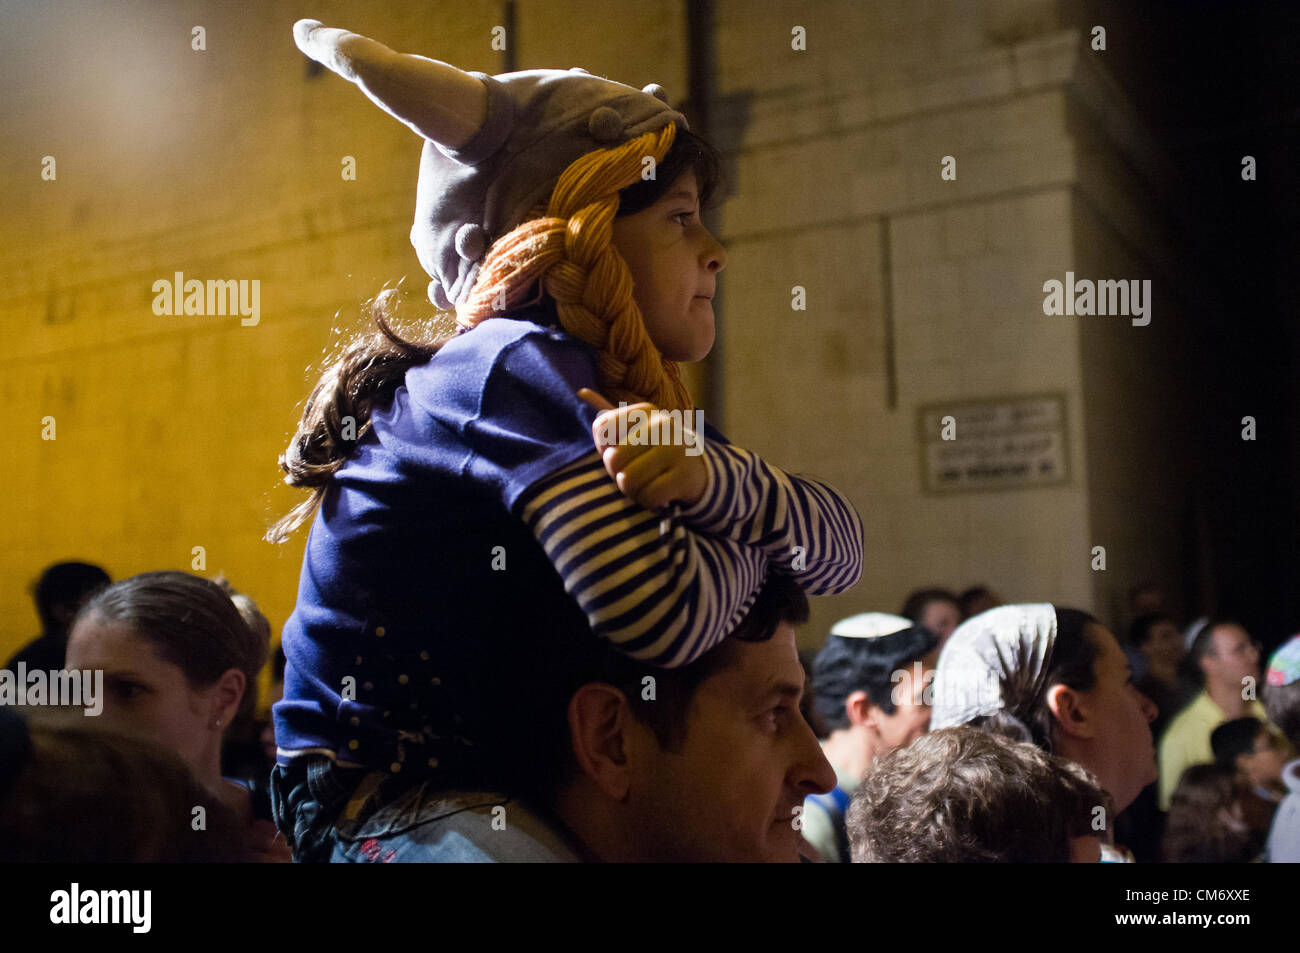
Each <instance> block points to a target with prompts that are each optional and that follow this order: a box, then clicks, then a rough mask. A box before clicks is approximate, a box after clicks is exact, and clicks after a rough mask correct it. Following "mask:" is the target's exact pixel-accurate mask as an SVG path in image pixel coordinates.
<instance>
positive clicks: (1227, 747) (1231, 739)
mask: <svg viewBox="0 0 1300 953" xmlns="http://www.w3.org/2000/svg"><path fill="white" fill-rule="evenodd" d="M1263 730H1264V723H1263V722H1262V721H1260V720H1259V719H1258V718H1252V717H1250V716H1249V715H1247V716H1246V717H1245V718H1234V719H1232V720H1231V721H1225V722H1224V723H1223V724H1221V725H1219V727H1217V728H1215V729H1214V731H1212V732H1211V733H1210V750H1211V751H1213V752H1214V760H1215V762H1216V763H1218V764H1223V765H1227V766H1228V767H1229V768H1236V766H1237V758H1238V757H1240V756H1241V755H1243V754H1254V752H1255V739H1256V738H1258V737H1259V733H1260V732H1261V731H1263Z"/></svg>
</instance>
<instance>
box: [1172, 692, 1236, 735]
mask: <svg viewBox="0 0 1300 953" xmlns="http://www.w3.org/2000/svg"><path fill="white" fill-rule="evenodd" d="M1222 720H1223V719H1222V714H1221V713H1220V712H1219V711H1218V708H1217V706H1215V704H1214V702H1213V701H1211V700H1210V696H1209V693H1208V692H1205V691H1202V692H1200V693H1199V694H1198V695H1196V697H1194V698H1193V699H1192V700H1191V701H1190V702H1188V703H1187V705H1186V706H1185V707H1184V708H1183V709H1182V710H1181V711H1180V712H1178V714H1176V715H1174V717H1173V719H1172V720H1171V721H1170V722H1169V728H1168V730H1166V732H1165V737H1166V738H1168V737H1169V736H1170V735H1179V734H1184V733H1186V732H1190V731H1199V730H1204V728H1205V726H1206V725H1207V724H1211V723H1217V722H1218V721H1222Z"/></svg>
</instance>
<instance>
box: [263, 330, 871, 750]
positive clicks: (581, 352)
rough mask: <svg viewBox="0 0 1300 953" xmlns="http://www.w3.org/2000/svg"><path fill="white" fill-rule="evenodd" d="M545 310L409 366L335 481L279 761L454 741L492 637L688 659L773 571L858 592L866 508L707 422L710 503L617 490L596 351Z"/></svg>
mask: <svg viewBox="0 0 1300 953" xmlns="http://www.w3.org/2000/svg"><path fill="white" fill-rule="evenodd" d="M535 317H536V318H537V320H536V321H532V320H527V319H525V317H524V316H522V315H521V316H518V317H516V318H513V319H510V320H501V319H496V320H492V321H487V322H484V323H483V324H482V325H480V326H479V327H477V328H475V329H474V330H473V331H470V332H468V333H465V334H463V335H461V336H459V337H457V338H455V339H453V340H452V341H450V342H449V343H448V344H446V345H445V346H444V347H443V348H442V350H441V351H439V353H438V354H437V355H436V356H435V357H434V358H433V359H432V360H430V361H429V362H428V363H427V364H425V365H421V366H419V367H415V368H412V369H411V370H409V371H408V372H407V375H406V382H405V384H404V385H403V386H402V387H399V388H398V390H397V392H396V394H395V396H394V399H393V402H392V404H391V405H390V406H389V407H388V408H386V409H383V410H378V411H376V412H375V413H374V414H373V415H372V424H373V427H372V429H371V431H370V433H368V434H367V436H366V438H365V439H364V440H362V441H361V442H360V445H359V446H358V448H357V452H356V453H355V454H354V456H353V457H352V458H351V459H350V460H349V461H348V463H347V464H346V465H345V466H344V467H343V468H342V469H341V470H340V471H339V472H338V474H337V475H336V478H335V481H334V483H333V485H332V486H331V487H330V489H329V491H328V492H327V495H326V498H325V500H324V502H323V504H322V507H321V510H320V512H319V513H318V515H317V518H316V520H315V522H314V523H313V525H312V530H311V534H310V536H309V539H308V543H307V549H306V552H305V554H304V559H303V569H302V574H301V578H300V584H299V593H298V602H297V605H296V606H295V608H294V612H293V614H292V615H291V617H290V619H289V621H288V623H287V624H286V626H285V630H284V637H283V645H284V649H285V654H286V659H287V664H286V671H285V694H284V699H283V700H282V701H281V702H279V703H277V705H276V706H275V709H274V718H275V723H276V737H277V742H278V744H279V746H280V760H281V761H285V760H287V759H289V758H292V757H294V756H296V755H298V754H301V753H304V752H308V751H314V752H323V753H327V754H329V755H330V756H331V757H334V758H336V759H337V760H339V761H341V762H344V763H358V764H369V765H374V764H381V765H387V764H389V762H390V759H393V758H395V757H399V754H396V753H397V752H401V755H400V756H403V757H404V756H405V748H404V747H403V745H399V744H398V742H399V741H406V742H411V741H413V740H415V739H423V740H424V741H425V742H428V740H429V739H430V738H445V737H448V736H450V735H452V734H454V732H453V731H452V730H451V729H450V728H449V727H448V724H449V719H450V718H452V714H453V712H454V710H455V701H454V700H455V698H456V697H457V691H460V692H465V691H482V690H490V685H486V684H477V683H476V684H472V685H470V684H456V682H457V681H458V680H459V681H460V682H462V683H463V682H466V681H468V680H475V681H476V682H477V681H481V679H480V678H479V676H478V675H475V674H474V673H475V672H477V671H481V669H476V668H475V666H476V665H477V664H478V663H476V662H474V661H473V660H472V657H473V656H474V655H475V653H476V652H477V653H480V654H481V653H483V652H484V648H483V647H484V646H485V645H494V644H496V641H495V640H501V639H505V640H506V641H507V642H508V641H509V640H510V639H519V638H526V639H529V640H530V644H531V645H535V644H537V643H536V642H535V641H532V640H538V639H541V640H546V639H554V640H556V644H560V643H561V642H562V641H563V640H565V639H569V638H571V637H572V636H573V635H574V633H575V632H578V631H581V632H583V633H588V634H587V636H586V637H588V638H589V637H590V635H589V633H592V632H594V633H595V634H596V635H597V636H598V637H600V638H603V639H606V640H608V641H609V642H610V643H612V644H613V645H615V646H616V647H617V648H618V649H619V650H620V651H622V652H624V653H626V654H628V655H629V656H632V657H634V658H637V659H640V660H643V661H645V662H647V663H649V664H652V665H658V666H665V667H675V666H680V665H684V664H688V663H689V662H691V661H693V660H694V659H696V658H698V657H699V656H700V655H701V654H703V653H704V652H706V651H707V650H708V649H710V648H712V647H713V646H714V645H716V644H718V642H720V641H721V640H722V639H723V638H724V637H725V636H726V635H727V634H728V633H729V632H730V631H731V630H733V629H734V628H735V627H736V625H737V624H738V623H739V622H740V621H741V619H743V618H744V615H745V613H746V612H747V611H748V609H749V608H750V606H751V605H752V604H753V601H754V599H755V598H756V596H757V593H758V589H759V587H760V586H761V584H762V581H763V579H764V577H765V575H766V573H767V572H768V570H769V567H771V568H774V569H776V570H777V571H780V572H784V573H788V574H790V575H793V576H796V577H797V578H798V579H799V580H800V582H801V583H802V584H803V586H804V588H805V589H806V591H808V592H809V593H810V594H814V595H816V594H828V593H835V592H841V591H843V590H845V589H847V588H848V587H850V586H852V585H853V584H854V583H855V582H856V581H857V580H858V578H859V576H860V573H861V563H862V526H861V522H860V520H859V517H858V515H857V513H856V512H855V511H854V509H853V507H852V506H851V505H850V504H849V503H848V502H847V501H846V500H845V499H844V498H843V497H842V496H841V495H840V494H838V493H837V492H836V491H835V490H833V489H832V488H831V487H829V486H827V485H825V484H824V483H821V482H819V481H816V480H813V479H810V478H807V477H795V476H792V475H790V474H787V473H785V472H783V471H781V470H779V469H777V468H776V467H772V466H770V465H768V464H767V463H765V462H764V461H762V460H761V459H760V458H758V457H757V456H755V455H754V454H752V453H749V452H748V451H745V450H742V449H740V448H739V447H735V446H733V445H731V444H729V443H728V442H727V441H726V438H725V437H724V436H723V435H722V434H720V433H718V432H717V431H716V430H715V429H714V428H712V427H709V426H706V428H705V440H704V455H705V461H706V463H707V466H708V470H709V480H708V485H707V490H706V492H705V495H704V496H703V497H702V498H701V499H700V500H699V502H698V503H696V504H695V505H693V506H689V507H681V506H678V507H676V508H674V509H673V510H672V511H671V512H669V513H666V514H659V513H652V512H650V511H648V510H646V509H644V508H642V507H641V506H640V505H638V504H637V503H635V502H634V501H632V500H630V499H628V498H627V497H625V496H624V495H623V494H622V493H621V492H620V491H619V489H618V487H617V486H616V485H615V483H614V482H613V480H611V479H610V477H609V475H608V473H607V472H606V471H605V468H604V465H603V464H602V462H601V458H600V455H599V454H598V453H597V451H596V449H595V446H594V444H593V441H592V434H591V425H592V422H593V420H594V418H595V416H596V411H595V410H594V409H592V408H591V407H590V406H588V405H587V404H585V403H584V402H583V401H582V400H581V399H579V398H578V396H577V391H578V389H579V388H581V387H590V388H592V389H599V387H598V383H597V376H596V352H595V351H594V349H592V348H591V347H590V346H589V345H587V344H585V343H584V342H582V341H581V340H579V339H577V338H574V337H572V336H570V335H568V334H566V333H565V332H563V331H561V330H558V329H557V328H555V327H553V326H548V325H546V324H543V323H539V322H542V321H546V320H547V318H548V315H547V313H546V312H545V311H539V312H538V314H537V315H536V316H535ZM489 674H490V673H489ZM484 677H485V678H486V677H488V676H484ZM448 679H450V680H451V683H450V684H448ZM406 747H407V748H409V745H407V746H406ZM396 763H398V762H394V764H396Z"/></svg>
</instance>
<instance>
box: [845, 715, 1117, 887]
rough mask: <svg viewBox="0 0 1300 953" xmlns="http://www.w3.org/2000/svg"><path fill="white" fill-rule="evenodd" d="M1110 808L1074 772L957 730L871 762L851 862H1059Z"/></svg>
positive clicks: (855, 808)
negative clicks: (1099, 813) (1098, 811)
mask: <svg viewBox="0 0 1300 953" xmlns="http://www.w3.org/2000/svg"><path fill="white" fill-rule="evenodd" d="M1111 806H1112V805H1111V802H1110V799H1109V797H1108V795H1106V793H1105V792H1104V791H1102V789H1101V786H1100V785H1099V784H1098V783H1097V780H1096V778H1094V777H1093V776H1092V775H1091V774H1090V773H1089V772H1088V771H1087V770H1085V769H1084V768H1082V767H1080V766H1079V765H1077V764H1074V763H1073V762H1070V761H1068V760H1066V759H1065V758H1058V757H1055V756H1053V755H1050V754H1048V753H1047V752H1045V751H1043V750H1042V749H1041V748H1038V747H1036V746H1034V745H1030V744H1025V743H1023V742H1016V741H1012V740H1011V739H1009V738H1004V737H1001V736H999V735H994V734H989V733H987V732H985V731H981V730H980V729H978V728H972V727H970V726H968V725H960V726H957V727H954V728H944V729H941V730H939V731H933V732H930V733H929V734H926V735H922V736H921V737H920V738H918V739H917V740H916V741H914V742H912V743H911V744H910V745H908V746H906V747H904V748H898V749H896V750H894V751H892V752H890V753H889V754H887V755H885V756H884V757H882V758H881V759H880V760H878V761H877V762H876V764H875V767H874V768H873V769H872V770H871V772H870V773H868V774H867V776H866V778H865V779H864V780H863V782H862V784H861V785H860V786H859V787H858V789H857V791H856V792H855V793H854V795H853V802H852V804H851V805H850V806H849V812H848V817H847V825H848V831H849V843H850V844H851V848H852V856H853V860H854V862H855V863H1060V862H1063V861H1067V860H1069V859H1070V841H1071V839H1072V838H1075V837H1086V836H1096V835H1097V831H1096V830H1094V828H1093V819H1094V817H1095V816H1096V808H1098V807H1101V808H1103V809H1104V810H1105V811H1106V814H1107V816H1109V814H1110V808H1111Z"/></svg>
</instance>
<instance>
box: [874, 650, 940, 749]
mask: <svg viewBox="0 0 1300 953" xmlns="http://www.w3.org/2000/svg"><path fill="white" fill-rule="evenodd" d="M938 659H939V650H938V649H935V650H934V651H933V652H931V653H930V654H929V655H926V656H925V657H923V658H922V659H921V660H920V662H919V663H914V664H912V665H909V666H908V667H907V668H906V669H905V670H904V674H903V677H902V678H901V679H900V680H899V681H898V682H897V684H896V685H895V689H896V690H895V691H894V692H893V693H892V694H891V698H892V699H893V701H894V713H893V714H892V715H886V714H885V713H884V711H883V710H881V709H880V708H876V710H875V712H874V714H875V723H876V733H877V735H878V739H879V740H878V742H877V745H876V755H877V756H880V755H886V754H889V752H891V751H893V750H894V749H895V748H902V747H906V746H907V745H910V744H911V743H912V742H913V741H915V740H916V739H917V738H919V737H921V735H923V734H925V733H926V731H928V730H929V728H930V706H929V705H928V704H927V703H926V691H925V689H926V687H928V686H929V685H930V684H931V683H932V682H933V680H934V666H935V664H936V663H937V662H938ZM918 676H919V677H918Z"/></svg>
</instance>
